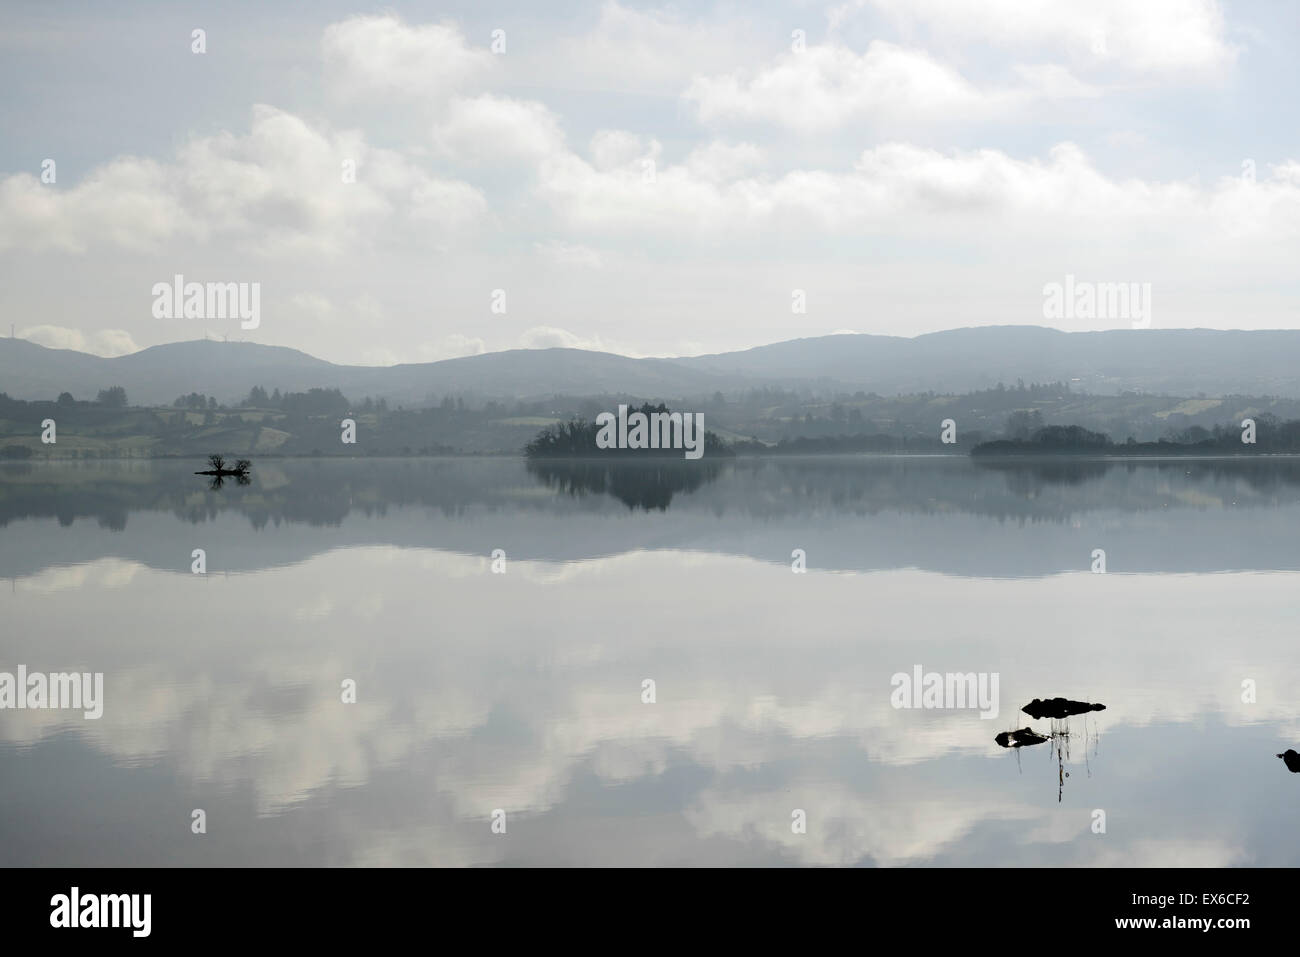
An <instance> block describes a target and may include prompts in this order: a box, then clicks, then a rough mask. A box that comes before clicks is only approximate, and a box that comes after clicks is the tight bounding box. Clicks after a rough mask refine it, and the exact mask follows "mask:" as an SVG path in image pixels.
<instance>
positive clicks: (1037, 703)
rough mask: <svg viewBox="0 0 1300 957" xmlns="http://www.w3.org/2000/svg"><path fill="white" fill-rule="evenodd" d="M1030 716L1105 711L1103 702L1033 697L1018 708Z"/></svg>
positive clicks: (1047, 716) (1041, 716)
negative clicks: (1091, 702)
mask: <svg viewBox="0 0 1300 957" xmlns="http://www.w3.org/2000/svg"><path fill="white" fill-rule="evenodd" d="M1020 710H1021V711H1023V712H1024V713H1025V714H1027V715H1029V717H1031V718H1036V719H1038V720H1040V721H1041V720H1042V719H1043V718H1068V717H1070V715H1073V714H1084V713H1086V712H1088V711H1105V710H1106V706H1105V705H1104V704H1089V703H1088V702H1086V701H1071V700H1069V699H1068V698H1048V699H1047V700H1043V699H1042V698H1035V699H1034V700H1033V701H1031V702H1029V704H1027V705H1025V706H1024V707H1023V708H1021V709H1020Z"/></svg>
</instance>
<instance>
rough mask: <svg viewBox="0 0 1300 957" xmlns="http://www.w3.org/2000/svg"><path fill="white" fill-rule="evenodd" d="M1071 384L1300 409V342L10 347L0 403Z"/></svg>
mask: <svg viewBox="0 0 1300 957" xmlns="http://www.w3.org/2000/svg"><path fill="white" fill-rule="evenodd" d="M1018 379H1023V380H1024V381H1025V382H1027V383H1028V382H1055V381H1062V382H1068V383H1070V385H1071V388H1072V389H1074V390H1076V391H1086V392H1091V393H1095V394H1100V395H1106V394H1110V395H1114V394H1118V393H1120V392H1124V391H1130V390H1133V391H1145V392H1159V393H1169V394H1173V395H1184V396H1196V395H1198V394H1200V393H1205V394H1207V395H1224V394H1246V395H1276V396H1287V397H1300V331H1261V332H1245V331H1227V332H1222V331H1214V330H1204V329H1158V330H1115V331H1109V332H1076V333H1065V332H1058V331H1055V330H1051V329H1044V328H1040V327H1035V326H988V327H979V328H971V329H956V330H951V331H948V332H939V333H933V334H930V335H924V336H917V337H916V338H914V339H904V338H898V337H892V336H871V335H840V336H823V337H820V338H810V339H795V340H792V341H789V342H779V343H774V344H772V345H767V346H760V347H758V348H755V349H749V350H745V351H742V352H729V353H723V354H720V355H709V356H697V357H693V358H687V359H629V358H627V357H624V356H618V355H612V354H609V353H599V352H586V351H581V350H576V349H540V350H510V351H506V352H496V353H489V354H486V355H479V356H469V357H466V358H461V359H448V360H444V361H442V362H429V363H420V364H411V365H399V366H392V367H387V368H379V367H368V366H344V365H335V364H334V363H330V362H325V361H324V360H321V359H316V358H314V357H312V356H310V355H307V354H306V353H304V352H299V351H297V350H295V349H287V348H284V347H280V346H266V345H259V344H256V343H246V342H245V343H233V342H232V343H226V342H210V341H195V342H181V343H171V344H168V345H161V346H154V347H152V348H149V349H144V350H141V351H140V352H137V353H134V354H132V355H129V356H122V357H120V358H115V359H103V358H99V357H96V356H91V355H86V354H83V353H78V352H72V351H68V350H59V349H47V348H44V347H42V346H38V345H35V344H34V343H30V342H26V341H24V340H21V339H18V340H15V339H0V392H7V393H8V394H9V395H10V396H12V397H14V398H24V399H53V398H54V397H55V396H57V395H58V393H60V392H63V391H68V392H71V393H72V394H73V395H74V396H76V397H77V398H81V399H85V398H93V397H94V396H95V394H96V393H97V392H98V391H99V390H100V389H103V388H107V387H108V386H112V385H121V386H124V387H125V388H126V390H127V394H128V396H129V397H130V400H131V402H132V403H145V404H161V403H170V402H171V401H172V400H173V399H175V398H176V397H177V396H178V395H182V394H186V393H190V392H200V393H206V394H209V395H215V396H217V397H218V399H220V400H222V401H233V400H236V399H239V398H242V397H243V396H245V395H247V393H248V391H249V390H250V389H251V388H252V387H253V386H257V385H260V386H263V387H265V388H266V389H268V390H271V389H276V388H278V389H281V390H283V391H303V390H306V389H308V388H312V387H322V388H337V389H340V390H341V391H342V392H343V393H344V394H345V395H347V396H349V397H351V398H361V397H364V396H367V395H369V396H373V397H374V398H376V399H378V398H385V399H387V400H388V401H389V402H390V403H393V404H404V405H407V406H420V405H425V404H428V403H429V402H431V401H434V402H436V401H437V400H439V399H440V398H441V397H442V396H444V395H447V394H457V393H472V394H475V395H478V396H481V397H496V398H518V397H530V396H531V397H536V396H546V395H551V394H553V393H564V394H568V395H581V394H586V395H594V394H601V393H624V394H630V395H637V396H643V397H662V398H671V397H686V396H699V395H705V394H712V393H713V392H714V391H723V392H729V391H732V390H735V389H747V388H752V387H762V386H765V385H776V386H783V387H786V388H790V387H811V388H813V389H815V390H817V391H824V392H833V391H850V392H853V391H857V390H862V391H865V392H875V393H878V394H880V395H894V394H897V393H918V392H929V391H935V392H949V393H953V392H956V393H961V392H969V391H972V390H978V389H985V388H988V387H990V386H993V385H996V384H997V383H998V382H1004V383H1007V384H1013V383H1015V382H1016V380H1018Z"/></svg>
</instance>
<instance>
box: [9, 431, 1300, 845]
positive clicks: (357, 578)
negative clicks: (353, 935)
mask: <svg viewBox="0 0 1300 957" xmlns="http://www.w3.org/2000/svg"><path fill="white" fill-rule="evenodd" d="M202 467H203V466H202V465H201V464H199V463H189V462H187V463H184V464H181V463H170V462H145V461H122V462H85V463H65V464H57V463H51V464H33V465H8V466H0V577H3V579H4V581H3V582H0V623H2V624H0V634H2V639H0V672H11V673H16V669H17V668H18V667H19V666H20V665H21V666H23V667H24V668H25V669H26V670H27V672H29V673H31V672H41V673H57V672H86V673H102V675H103V696H102V697H103V700H102V706H103V714H102V717H99V718H98V719H88V718H86V717H85V716H84V714H83V712H82V711H79V710H74V709H66V708H65V709H50V708H35V709H32V708H25V709H22V710H18V709H6V710H0V864H4V865H32V864H42V865H55V864H57V865H151V864H160V865H184V866H222V865H270V864H287V865H426V864H433V865H543V864H560V865H573V864H595V865H718V864H741V865H769V864H770V865H791V864H816V865H868V866H871V865H879V866H901V865H1046V866H1060V865H1121V866H1127V865H1149V866H1159V867H1165V866H1227V865H1269V866H1279V865H1296V864H1300V829H1297V828H1296V827H1295V822H1296V814H1297V809H1298V808H1300V774H1293V773H1291V772H1289V771H1288V769H1287V767H1286V765H1285V764H1284V762H1283V761H1281V760H1279V759H1278V758H1277V757H1276V755H1277V754H1278V753H1280V752H1283V751H1285V750H1287V749H1288V748H1300V722H1298V721H1297V714H1300V656H1298V655H1297V654H1296V651H1295V649H1296V627H1297V615H1296V604H1297V595H1298V594H1300V547H1297V534H1298V530H1300V461H1298V460H1296V459H1291V458H1264V457H1259V458H1252V459H1217V460H1216V459H1176V460H1143V461H1127V460H1110V461H1091V460H1070V461H1060V460H1056V461H1037V462H1035V461H1021V462H994V463H976V462H972V461H970V460H969V459H966V458H963V457H945V456H932V457H924V456H918V457H886V456H882V457H821V458H776V457H773V458H765V459H746V458H740V459H731V460H710V459H708V458H707V457H706V458H705V459H704V460H701V461H700V462H691V463H687V462H675V461H674V462H664V463H659V464H623V465H615V466H607V465H606V463H604V462H597V463H552V464H548V465H544V466H539V467H533V468H530V467H529V466H528V465H527V464H526V463H525V462H524V461H523V460H522V459H516V458H446V459H405V460H327V459H322V460H280V461H276V460H269V459H268V460H260V461H255V462H254V464H253V471H252V477H251V481H250V482H249V483H248V484H247V485H241V484H239V483H237V482H229V481H228V482H226V483H224V485H222V487H220V488H213V487H211V485H210V482H209V480H207V479H205V478H203V477H201V476H196V475H193V474H191V473H192V472H193V470H194V469H197V468H202ZM196 550H201V557H202V565H201V566H199V565H198V562H199V558H198V557H196V554H195V553H196ZM1101 553H1104V554H1101ZM494 555H495V557H494ZM1102 562H1104V572H1103V571H1102V567H1103V566H1102V564H1101V563H1102ZM798 566H802V570H799V571H796V570H795V569H796V567H798ZM196 567H199V568H200V571H201V573H196V571H195V569H196ZM917 669H920V670H921V673H922V674H928V673H931V672H934V673H938V674H940V675H941V676H942V675H948V674H955V675H966V674H971V675H977V676H982V677H983V678H991V677H992V676H996V686H995V687H996V690H997V694H996V696H995V698H996V701H995V702H994V704H996V708H995V709H994V708H984V709H982V710H981V709H979V708H975V707H971V706H970V705H971V702H970V701H967V702H966V705H965V706H959V705H954V703H953V701H952V700H951V696H947V697H943V698H942V699H941V700H939V704H938V706H934V707H926V706H921V707H896V706H895V705H896V704H897V703H898V696H897V695H896V694H895V690H896V687H898V685H897V682H896V679H895V676H898V675H901V676H912V675H914V674H916V673H917ZM989 687H993V686H992V685H990V686H989ZM1056 696H1061V697H1065V698H1070V699H1076V700H1079V701H1082V702H1095V703H1103V704H1104V705H1105V706H1106V707H1105V710H1101V711H1094V712H1090V713H1087V714H1081V715H1075V716H1073V717H1070V718H1067V719H1064V720H1059V721H1058V720H1051V719H1044V720H1038V719H1034V718H1031V717H1029V716H1028V715H1027V714H1025V713H1023V712H1022V711H1021V710H1020V708H1021V706H1022V705H1025V704H1027V703H1029V702H1030V700H1031V699H1033V698H1051V697H1056ZM353 698H354V699H355V700H352V699H353ZM345 699H347V700H345ZM917 700H919V699H917ZM905 703H907V704H913V703H914V701H913V699H911V698H907V699H906V701H905ZM994 710H995V711H996V714H994V713H991V712H992V711H994ZM1025 727H1032V728H1033V729H1034V731H1035V732H1038V733H1040V734H1042V735H1043V736H1044V737H1046V738H1047V740H1045V741H1044V742H1042V743H1039V744H1036V745H1032V746H1026V747H1022V748H1018V749H1017V748H1004V747H1001V746H999V745H998V744H997V743H996V742H995V740H994V739H995V736H996V735H998V734H999V733H1000V732H1004V731H1011V730H1015V729H1021V728H1025ZM197 810H201V811H202V812H203V813H202V814H201V815H196V814H195V812H196V811H197ZM200 823H201V824H202V828H201V830H202V833H195V829H196V828H198V827H199V824H200Z"/></svg>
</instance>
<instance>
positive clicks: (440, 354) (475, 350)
mask: <svg viewBox="0 0 1300 957" xmlns="http://www.w3.org/2000/svg"><path fill="white" fill-rule="evenodd" d="M418 352H419V355H420V359H421V360H422V361H425V362H437V361H438V360H439V359H458V358H460V357H461V356H477V355H482V354H483V353H484V352H487V343H486V342H484V341H483V340H482V339H480V338H478V337H477V336H465V335H461V334H460V333H452V334H451V335H449V336H444V337H443V338H442V339H440V340H438V341H437V342H426V343H424V344H423V345H421V346H420V347H419V349H418Z"/></svg>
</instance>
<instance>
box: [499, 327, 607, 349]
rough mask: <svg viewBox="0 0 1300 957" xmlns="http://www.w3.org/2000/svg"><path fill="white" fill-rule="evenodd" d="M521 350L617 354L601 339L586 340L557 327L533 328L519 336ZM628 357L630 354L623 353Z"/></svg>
mask: <svg viewBox="0 0 1300 957" xmlns="http://www.w3.org/2000/svg"><path fill="white" fill-rule="evenodd" d="M519 348H520V349H586V350H588V351H589V352H615V351H618V350H615V349H613V348H611V347H610V346H609V345H607V344H606V343H603V342H601V340H600V337H599V336H596V337H593V338H590V339H588V338H586V337H584V336H579V335H577V334H576V333H572V332H569V331H568V330H567V329H559V328H556V327H555V326H533V327H532V328H531V329H527V330H525V331H524V332H523V334H521V335H520V336H519ZM623 354H624V355H627V354H628V353H623Z"/></svg>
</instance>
